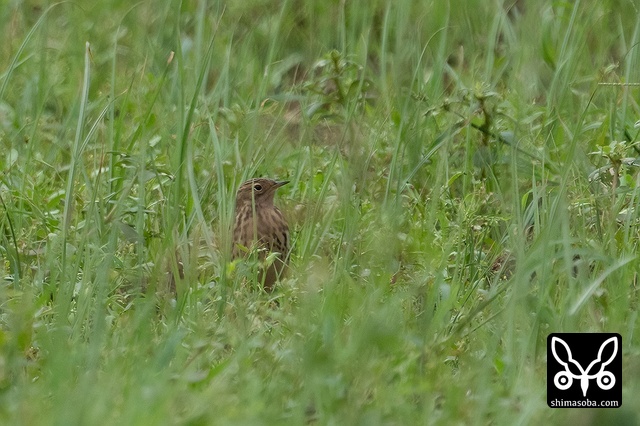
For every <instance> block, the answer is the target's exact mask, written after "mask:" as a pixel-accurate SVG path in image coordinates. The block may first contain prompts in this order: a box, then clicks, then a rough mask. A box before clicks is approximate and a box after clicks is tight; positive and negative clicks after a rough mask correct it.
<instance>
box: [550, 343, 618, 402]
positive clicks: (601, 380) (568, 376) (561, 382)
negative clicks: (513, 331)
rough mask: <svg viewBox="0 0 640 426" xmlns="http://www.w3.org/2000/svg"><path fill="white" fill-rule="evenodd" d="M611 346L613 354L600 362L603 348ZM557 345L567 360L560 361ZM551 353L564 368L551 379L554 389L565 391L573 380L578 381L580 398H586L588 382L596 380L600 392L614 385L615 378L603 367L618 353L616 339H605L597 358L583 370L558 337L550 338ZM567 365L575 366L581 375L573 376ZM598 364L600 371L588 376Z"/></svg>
mask: <svg viewBox="0 0 640 426" xmlns="http://www.w3.org/2000/svg"><path fill="white" fill-rule="evenodd" d="M610 343H612V344H613V354H611V357H610V358H609V359H608V360H607V361H604V362H603V361H602V354H603V352H604V348H605V347H606V346H607V345H609V344H610ZM557 345H562V346H563V347H564V350H565V351H566V353H567V355H568V356H569V359H567V360H566V361H563V360H561V359H560V356H559V355H558V352H557V351H556V347H557ZM551 351H552V352H553V357H554V358H555V359H556V361H558V363H560V364H561V365H562V366H563V367H564V371H560V372H559V373H557V374H556V375H555V377H554V378H553V383H554V384H555V385H556V388H558V389H560V390H566V389H569V388H570V387H571V385H572V384H573V379H580V387H581V388H582V396H584V397H586V396H587V389H588V388H589V380H591V379H596V383H597V384H598V387H599V388H600V389H602V390H609V389H611V388H612V387H613V386H614V385H615V384H616V378H615V376H614V375H613V373H611V372H610V371H605V367H606V366H607V365H609V364H611V362H612V361H613V359H614V358H615V356H616V354H617V353H618V339H617V338H616V337H612V338H610V339H607V340H605V341H604V343H602V345H600V349H599V350H598V357H597V358H596V359H595V360H593V361H592V362H591V364H589V366H588V367H587V368H586V369H583V368H582V366H581V365H580V363H579V362H578V361H576V360H575V359H573V355H572V354H571V349H569V345H567V343H566V342H565V341H564V340H562V339H560V338H559V337H555V336H554V337H552V338H551ZM569 363H572V364H573V365H575V366H576V367H577V368H578V370H580V373H581V374H573V373H572V372H571V370H570V369H569ZM598 363H602V364H601V365H600V370H598V372H597V373H595V374H589V372H590V371H591V369H592V368H593V367H594V366H595V365H596V364H598Z"/></svg>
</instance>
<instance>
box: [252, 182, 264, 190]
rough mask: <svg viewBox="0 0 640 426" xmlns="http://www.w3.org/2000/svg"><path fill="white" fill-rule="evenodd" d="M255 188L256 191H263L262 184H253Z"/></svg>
mask: <svg viewBox="0 0 640 426" xmlns="http://www.w3.org/2000/svg"><path fill="white" fill-rule="evenodd" d="M253 189H255V190H256V191H262V185H260V184H259V183H256V184H255V185H253Z"/></svg>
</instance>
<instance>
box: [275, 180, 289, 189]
mask: <svg viewBox="0 0 640 426" xmlns="http://www.w3.org/2000/svg"><path fill="white" fill-rule="evenodd" d="M289 182H290V181H288V180H281V181H280V182H276V188H280V187H281V186H285V185H286V184H288V183H289Z"/></svg>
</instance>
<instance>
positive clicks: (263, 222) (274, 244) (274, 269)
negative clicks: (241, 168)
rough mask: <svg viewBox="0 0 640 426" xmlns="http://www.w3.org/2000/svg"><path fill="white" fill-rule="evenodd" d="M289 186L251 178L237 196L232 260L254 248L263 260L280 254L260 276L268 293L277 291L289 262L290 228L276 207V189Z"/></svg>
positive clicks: (284, 183) (273, 181)
mask: <svg viewBox="0 0 640 426" xmlns="http://www.w3.org/2000/svg"><path fill="white" fill-rule="evenodd" d="M287 183H289V181H280V182H278V181H275V180H271V179H264V178H259V179H251V180H248V181H246V182H245V183H243V184H242V185H240V188H238V193H237V194H236V221H235V225H234V228H233V252H232V257H233V258H234V259H237V258H239V257H244V256H246V255H247V254H248V253H249V252H250V251H251V250H253V249H257V250H260V253H259V258H260V260H264V259H265V258H266V257H267V255H268V253H270V252H271V253H273V252H277V253H279V254H278V255H277V257H276V259H275V260H274V261H273V263H272V264H271V265H270V266H269V267H268V268H267V270H266V273H265V271H264V270H263V271H262V272H261V273H260V275H259V279H260V282H261V283H262V284H263V286H264V289H265V290H267V291H271V290H272V289H273V285H274V284H275V282H276V280H277V279H278V278H279V277H281V276H282V273H283V271H284V268H285V266H286V265H287V263H288V262H289V225H288V224H287V221H286V220H285V218H284V216H283V215H282V212H281V211H280V210H279V209H278V208H277V207H276V206H274V205H273V197H274V195H275V193H276V190H277V189H278V188H280V187H281V186H283V185H286V184H287ZM247 249H248V250H247Z"/></svg>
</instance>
